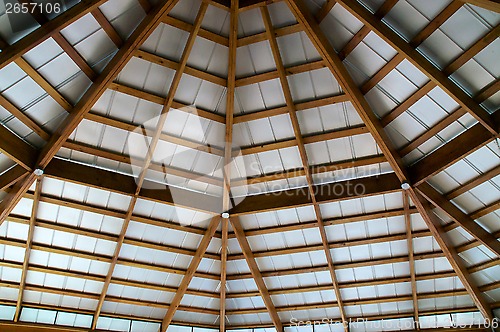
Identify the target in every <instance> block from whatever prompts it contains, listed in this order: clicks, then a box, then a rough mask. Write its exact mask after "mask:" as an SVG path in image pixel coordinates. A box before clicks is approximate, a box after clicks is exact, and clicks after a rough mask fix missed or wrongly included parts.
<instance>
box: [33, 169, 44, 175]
mask: <svg viewBox="0 0 500 332" xmlns="http://www.w3.org/2000/svg"><path fill="white" fill-rule="evenodd" d="M33 173H34V174H35V175H36V176H42V175H43V169H40V168H37V169H35V170H34V171H33Z"/></svg>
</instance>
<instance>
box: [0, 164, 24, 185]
mask: <svg viewBox="0 0 500 332" xmlns="http://www.w3.org/2000/svg"><path fill="white" fill-rule="evenodd" d="M26 174H28V172H27V171H26V169H25V168H23V167H22V166H19V165H15V166H13V167H11V168H9V169H8V170H6V171H5V172H3V173H2V175H1V176H0V191H3V190H6V189H7V188H9V187H10V186H12V185H13V184H15V183H16V182H17V181H19V180H21V179H22V178H23V177H25V176H26Z"/></svg>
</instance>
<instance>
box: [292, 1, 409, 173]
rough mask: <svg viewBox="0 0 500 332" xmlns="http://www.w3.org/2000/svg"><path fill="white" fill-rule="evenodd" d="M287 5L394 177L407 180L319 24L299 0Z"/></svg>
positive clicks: (378, 124) (381, 130)
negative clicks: (347, 96) (387, 163)
mask: <svg viewBox="0 0 500 332" xmlns="http://www.w3.org/2000/svg"><path fill="white" fill-rule="evenodd" d="M287 2H288V4H289V7H290V8H291V9H292V12H293V13H294V15H295V17H296V18H297V20H298V21H299V22H300V23H301V24H302V26H303V27H304V29H305V31H306V33H307V35H308V36H309V39H310V40H311V42H312V43H313V45H314V46H315V47H316V49H317V51H318V53H319V54H320V55H321V57H322V58H323V60H324V61H325V63H326V64H327V67H328V68H329V69H330V71H331V72H332V73H333V75H334V76H335V78H336V80H337V81H338V82H339V84H340V85H341V86H342V88H343V90H344V91H346V93H347V94H348V95H349V96H350V97H351V102H352V105H353V106H354V108H355V109H356V111H357V112H358V114H359V115H360V117H361V119H362V120H363V122H364V123H365V125H366V126H367V128H368V129H369V130H370V133H371V134H372V136H373V137H374V139H375V141H376V142H377V143H378V145H379V147H380V149H381V150H382V151H383V153H384V155H385V156H386V158H387V160H388V162H389V163H390V164H391V165H392V168H393V169H394V171H395V172H396V174H397V176H398V177H399V178H400V180H401V179H407V178H408V175H407V172H406V170H405V167H404V164H403V162H402V161H401V159H400V158H396V157H395V156H397V153H396V150H395V149H394V147H393V146H392V145H390V144H385V143H383V142H390V140H389V137H388V136H387V134H386V133H385V132H384V131H383V128H382V127H381V125H380V123H379V121H378V119H377V117H376V116H375V113H374V112H373V111H372V109H371V107H370V105H369V104H368V102H367V101H366V100H365V98H364V96H363V94H362V93H361V91H360V89H359V88H358V86H357V85H356V84H355V82H354V80H353V79H352V78H351V76H350V74H349V72H348V71H347V69H346V68H345V66H344V64H343V63H342V60H341V59H340V57H339V56H338V54H337V53H336V52H335V50H334V49H333V47H332V46H331V44H330V43H329V41H328V39H327V38H326V36H325V35H324V34H323V32H322V31H321V29H320V27H319V25H318V24H317V23H316V21H315V20H314V18H313V17H312V16H311V14H310V12H309V10H308V9H307V8H306V6H305V5H304V3H303V2H302V1H301V0H296V1H295V0H288V1H287ZM370 15H371V14H370ZM381 143H383V144H381ZM396 166H397V167H396Z"/></svg>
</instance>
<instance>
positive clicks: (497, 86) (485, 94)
mask: <svg viewBox="0 0 500 332" xmlns="http://www.w3.org/2000/svg"><path fill="white" fill-rule="evenodd" d="M499 90H500V79H496V80H494V81H492V82H491V83H490V84H488V85H486V86H485V87H484V88H482V89H481V90H480V91H479V92H478V93H477V94H476V96H475V97H474V100H475V101H476V102H478V103H480V104H481V103H483V102H484V101H485V100H486V99H488V98H490V97H491V96H493V95H494V94H495V93H497V92H498V91H499Z"/></svg>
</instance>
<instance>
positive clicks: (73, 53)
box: [30, 0, 99, 81]
mask: <svg viewBox="0 0 500 332" xmlns="http://www.w3.org/2000/svg"><path fill="white" fill-rule="evenodd" d="M30 1H31V0H30ZM96 10H99V9H95V10H93V12H94V11H96ZM52 38H53V39H54V40H55V41H56V43H57V44H58V45H59V46H60V47H61V48H62V49H63V50H64V52H66V54H67V55H68V56H69V57H70V59H71V60H73V62H74V63H75V64H76V65H77V66H78V68H80V69H81V71H82V72H83V73H84V74H85V75H87V77H88V78H89V79H90V80H91V81H93V80H94V79H95V78H96V76H97V73H96V72H95V71H94V69H92V67H90V65H89V64H88V63H87V61H86V60H85V59H84V58H83V56H82V55H81V54H80V53H78V51H77V50H76V49H75V48H74V47H73V46H71V44H70V43H69V42H68V41H67V40H66V38H64V36H63V35H62V34H61V33H60V32H58V33H55V34H54V35H53V36H52Z"/></svg>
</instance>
